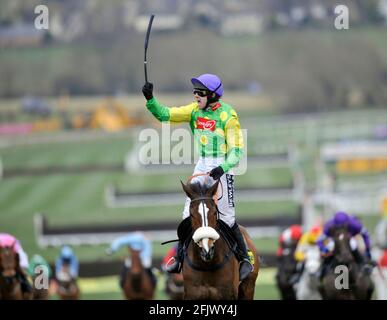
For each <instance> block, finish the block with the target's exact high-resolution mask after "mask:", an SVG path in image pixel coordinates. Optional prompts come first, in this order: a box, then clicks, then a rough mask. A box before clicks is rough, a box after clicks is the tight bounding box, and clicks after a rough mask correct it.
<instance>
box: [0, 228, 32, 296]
mask: <svg viewBox="0 0 387 320" xmlns="http://www.w3.org/2000/svg"><path fill="white" fill-rule="evenodd" d="M0 247H11V248H12V249H13V252H14V253H17V254H18V255H19V267H20V268H19V269H18V270H17V273H18V277H19V279H20V283H21V289H22V291H23V293H30V292H32V287H31V284H30V283H29V282H28V280H27V277H26V272H27V269H28V256H27V254H26V253H25V251H24V250H23V248H22V246H21V244H20V242H19V240H18V239H16V238H15V237H14V236H12V235H10V234H8V233H0Z"/></svg>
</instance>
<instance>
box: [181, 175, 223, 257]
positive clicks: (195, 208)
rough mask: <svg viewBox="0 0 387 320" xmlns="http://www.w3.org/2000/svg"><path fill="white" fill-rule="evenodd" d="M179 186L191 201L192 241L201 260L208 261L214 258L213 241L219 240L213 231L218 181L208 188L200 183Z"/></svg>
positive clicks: (216, 211) (216, 212)
mask: <svg viewBox="0 0 387 320" xmlns="http://www.w3.org/2000/svg"><path fill="white" fill-rule="evenodd" d="M181 184H182V186H183V189H184V191H185V193H186V194H187V196H188V197H189V198H190V199H191V204H190V216H191V223H192V229H193V230H194V233H193V236H192V239H193V240H194V242H195V243H196V244H197V245H198V246H199V248H200V256H201V258H202V259H203V260H204V261H210V260H211V259H212V258H213V256H214V251H215V247H214V244H215V241H216V240H218V239H219V233H218V232H217V231H216V230H215V228H216V220H217V214H218V210H217V206H216V203H215V200H214V197H216V193H217V190H218V185H219V180H218V181H217V182H215V184H213V185H212V186H210V187H208V186H203V185H201V184H200V183H193V184H187V185H185V184H184V183H183V182H182V183H181Z"/></svg>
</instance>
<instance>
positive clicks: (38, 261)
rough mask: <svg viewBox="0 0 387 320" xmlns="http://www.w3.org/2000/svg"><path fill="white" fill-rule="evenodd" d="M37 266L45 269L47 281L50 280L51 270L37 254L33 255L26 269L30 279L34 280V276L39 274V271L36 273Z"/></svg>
mask: <svg viewBox="0 0 387 320" xmlns="http://www.w3.org/2000/svg"><path fill="white" fill-rule="evenodd" d="M39 266H43V267H45V268H46V270H47V272H48V274H47V276H48V279H51V277H52V270H51V267H50V265H49V264H48V262H47V261H46V260H45V259H44V258H43V257H42V256H41V255H39V254H35V255H34V256H33V257H32V259H31V261H30V265H29V267H28V273H29V275H30V277H32V278H34V277H35V276H37V275H39V274H41V273H40V272H39V271H37V269H36V268H37V267H39Z"/></svg>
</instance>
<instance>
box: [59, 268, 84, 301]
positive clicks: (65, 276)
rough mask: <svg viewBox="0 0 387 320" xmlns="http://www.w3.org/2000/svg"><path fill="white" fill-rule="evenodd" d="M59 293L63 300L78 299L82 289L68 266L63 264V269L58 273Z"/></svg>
mask: <svg viewBox="0 0 387 320" xmlns="http://www.w3.org/2000/svg"><path fill="white" fill-rule="evenodd" d="M56 280H57V285H58V287H57V293H58V295H59V297H60V298H61V299H62V300H78V299H79V297H80V289H79V287H78V284H77V281H76V279H74V278H73V277H72V276H71V274H70V272H69V270H68V266H63V270H62V271H61V272H60V273H59V274H57V275H56Z"/></svg>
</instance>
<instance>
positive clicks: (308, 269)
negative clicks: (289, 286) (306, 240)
mask: <svg viewBox="0 0 387 320" xmlns="http://www.w3.org/2000/svg"><path fill="white" fill-rule="evenodd" d="M304 263H305V265H304V271H303V272H302V275H301V278H300V281H299V282H298V283H297V284H296V285H295V286H294V287H295V290H296V297H297V300H321V295H320V293H319V291H318V287H319V280H318V275H317V272H318V270H319V268H320V249H319V248H318V247H317V246H311V247H309V248H308V249H307V251H306V253H305V262H304Z"/></svg>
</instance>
